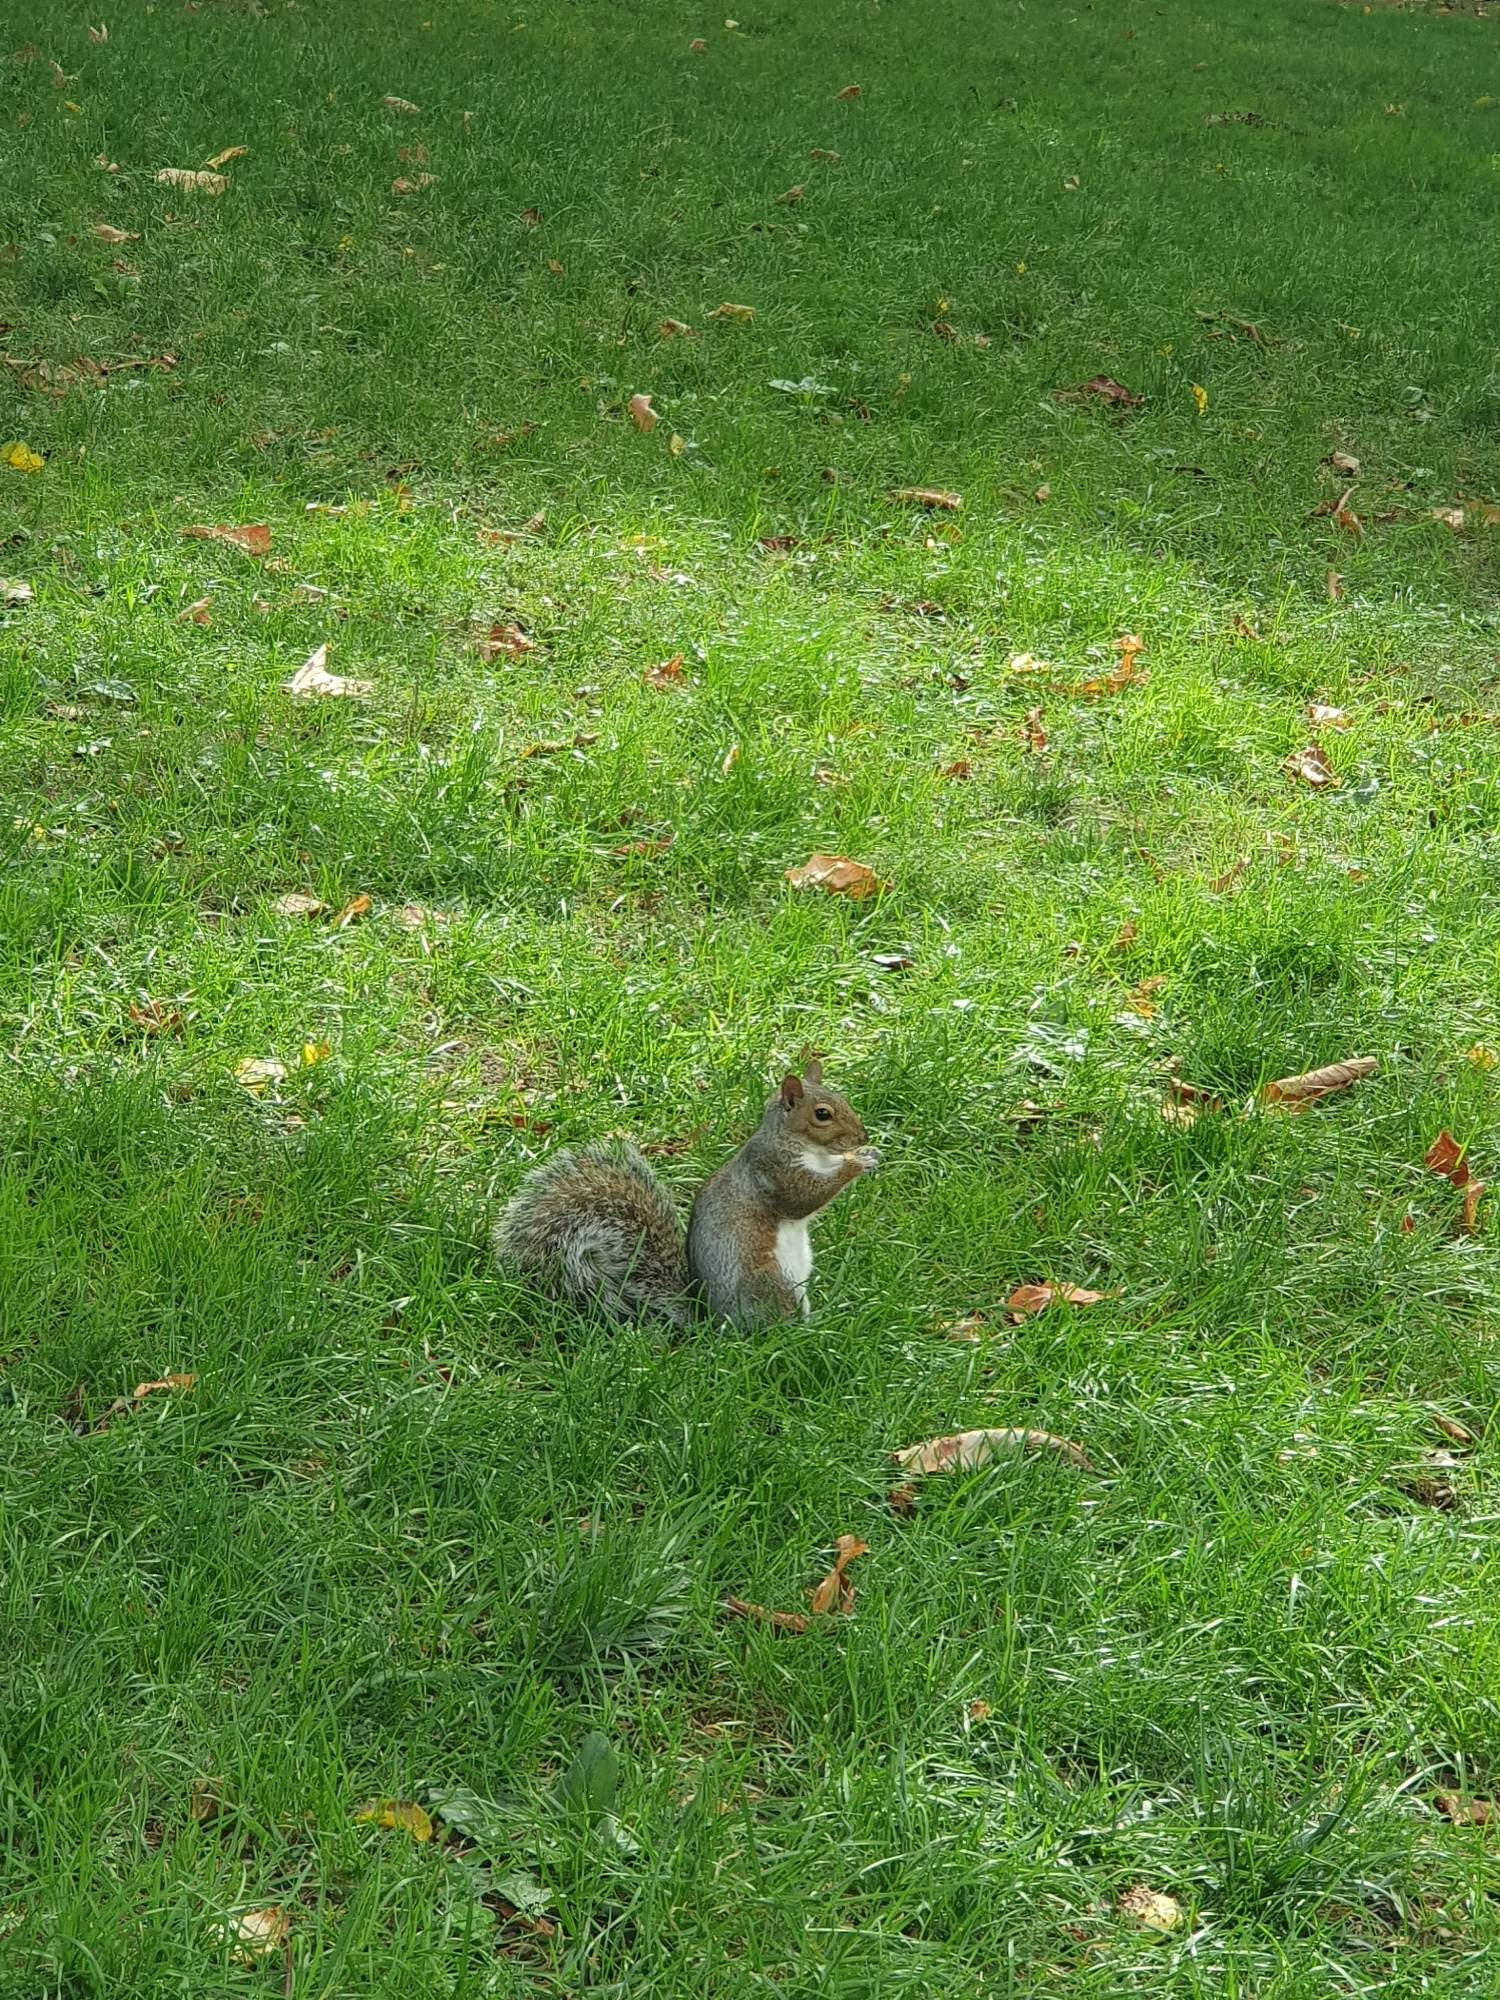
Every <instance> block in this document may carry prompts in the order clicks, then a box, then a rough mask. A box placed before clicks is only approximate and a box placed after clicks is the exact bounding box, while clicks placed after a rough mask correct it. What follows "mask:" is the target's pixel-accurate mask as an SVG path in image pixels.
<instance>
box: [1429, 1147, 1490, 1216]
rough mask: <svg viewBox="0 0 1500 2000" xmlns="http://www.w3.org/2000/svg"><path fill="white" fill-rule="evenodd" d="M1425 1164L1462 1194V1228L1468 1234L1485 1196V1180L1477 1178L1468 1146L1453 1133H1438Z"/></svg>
mask: <svg viewBox="0 0 1500 2000" xmlns="http://www.w3.org/2000/svg"><path fill="white" fill-rule="evenodd" d="M1426 1164H1427V1167H1428V1170H1429V1171H1430V1172H1432V1173H1434V1174H1440V1175H1441V1176H1442V1178H1443V1179H1444V1180H1445V1181H1450V1182H1451V1183H1452V1184H1453V1186H1454V1187H1456V1188H1457V1189H1458V1190H1459V1192H1460V1193H1461V1194H1462V1195H1463V1198H1464V1200H1463V1209H1462V1211H1461V1214H1460V1219H1459V1227H1460V1229H1461V1230H1462V1231H1463V1232H1464V1234H1465V1235H1467V1234H1469V1233H1470V1232H1471V1231H1472V1230H1473V1228H1474V1226H1475V1224H1476V1223H1477V1222H1478V1220H1479V1204H1480V1202H1481V1200H1482V1199H1483V1197H1484V1192H1485V1187H1486V1183H1485V1182H1484V1181H1481V1180H1476V1178H1475V1177H1474V1174H1473V1172H1472V1171H1471V1169H1470V1166H1469V1161H1468V1154H1467V1150H1466V1148H1464V1147H1463V1146H1461V1145H1460V1144H1459V1143H1458V1141H1457V1139H1455V1138H1454V1136H1453V1134H1452V1133H1451V1132H1439V1134H1438V1135H1437V1137H1436V1138H1435V1139H1434V1140H1433V1142H1432V1144H1431V1145H1430V1146H1429V1147H1428V1148H1427V1154H1426Z"/></svg>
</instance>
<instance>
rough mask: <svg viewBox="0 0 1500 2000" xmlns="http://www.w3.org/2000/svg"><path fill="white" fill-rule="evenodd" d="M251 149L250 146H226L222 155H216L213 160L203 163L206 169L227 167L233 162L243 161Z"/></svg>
mask: <svg viewBox="0 0 1500 2000" xmlns="http://www.w3.org/2000/svg"><path fill="white" fill-rule="evenodd" d="M249 150H250V148H249V147H248V146H226V147H225V148H224V150H223V152H222V153H215V154H214V156H213V158H212V159H211V160H205V161H204V162H203V164H204V166H205V167H227V166H228V165H229V162H230V161H231V160H242V159H244V157H245V155H246V153H248V152H249Z"/></svg>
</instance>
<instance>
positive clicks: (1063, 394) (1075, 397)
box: [1052, 375, 1146, 409]
mask: <svg viewBox="0 0 1500 2000" xmlns="http://www.w3.org/2000/svg"><path fill="white" fill-rule="evenodd" d="M1090 397H1094V398H1096V399H1097V400H1098V401H1099V402H1101V403H1112V404H1114V405H1116V406H1117V407H1119V408H1121V409H1136V408H1138V407H1139V406H1140V405H1141V404H1142V403H1144V402H1145V400H1146V399H1145V397H1144V396H1137V395H1136V394H1135V392H1134V391H1133V390H1131V389H1127V388H1126V387H1125V384H1124V383H1123V382H1117V381H1116V380H1115V379H1114V377H1113V376H1112V375H1091V376H1090V377H1089V379H1088V381H1087V382H1077V383H1075V384H1074V385H1073V386H1072V387H1071V388H1068V389H1054V390H1053V391H1052V400H1053V401H1054V402H1055V403H1082V402H1086V401H1088V399H1089V398H1090Z"/></svg>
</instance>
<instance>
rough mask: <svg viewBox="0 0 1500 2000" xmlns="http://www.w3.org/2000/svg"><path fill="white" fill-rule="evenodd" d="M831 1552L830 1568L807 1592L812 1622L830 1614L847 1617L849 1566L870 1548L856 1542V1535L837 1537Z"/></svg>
mask: <svg viewBox="0 0 1500 2000" xmlns="http://www.w3.org/2000/svg"><path fill="white" fill-rule="evenodd" d="M834 1549H835V1552H836V1553H835V1556H834V1564H833V1568H832V1569H831V1570H830V1571H829V1572H828V1574H827V1576H825V1577H824V1578H823V1581H822V1582H821V1583H819V1584H816V1585H815V1586H814V1587H813V1590H812V1592H811V1599H812V1615H813V1616H814V1618H821V1617H823V1616H824V1615H825V1614H826V1613H827V1612H830V1611H836V1612H838V1613H839V1615H840V1616H842V1617H847V1616H848V1615H849V1613H850V1612H851V1611H853V1609H854V1585H853V1584H852V1583H851V1582H850V1581H849V1576H848V1569H849V1565H850V1563H852V1562H855V1561H857V1559H858V1558H859V1557H860V1556H863V1555H868V1554H869V1552H870V1544H869V1543H868V1542H862V1541H860V1540H859V1538H858V1536H856V1535H840V1536H839V1538H838V1540H837V1542H835V1543H834Z"/></svg>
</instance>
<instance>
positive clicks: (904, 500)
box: [889, 486, 964, 514]
mask: <svg viewBox="0 0 1500 2000" xmlns="http://www.w3.org/2000/svg"><path fill="white" fill-rule="evenodd" d="M889 497H890V498H891V499H892V500H894V501H895V502H896V503H897V505H898V506H903V507H932V508H935V509H937V510H938V511H940V512H942V513H945V514H956V513H957V512H958V511H959V509H960V508H961V507H962V506H963V504H964V503H963V496H962V494H959V493H950V492H949V491H948V489H947V488H946V487H945V486H897V487H895V488H893V489H892V491H891V494H890V496H889Z"/></svg>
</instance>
